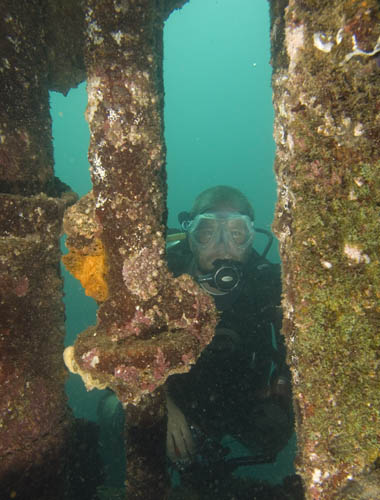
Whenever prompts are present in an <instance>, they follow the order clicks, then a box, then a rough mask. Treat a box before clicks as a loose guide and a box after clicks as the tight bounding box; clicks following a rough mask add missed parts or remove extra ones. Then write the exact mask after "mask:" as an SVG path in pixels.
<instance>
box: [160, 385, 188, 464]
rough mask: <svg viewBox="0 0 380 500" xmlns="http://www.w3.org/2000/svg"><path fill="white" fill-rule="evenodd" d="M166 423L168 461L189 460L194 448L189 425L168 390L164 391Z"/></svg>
mask: <svg viewBox="0 0 380 500" xmlns="http://www.w3.org/2000/svg"><path fill="white" fill-rule="evenodd" d="M165 395H166V408H167V412H168V423H167V433H166V452H167V455H168V457H169V458H170V460H172V461H173V462H176V461H178V460H191V459H192V456H193V455H194V451H195V446H194V440H193V436H192V434H191V431H190V427H189V424H188V423H187V420H186V417H185V415H184V414H183V412H182V411H181V410H180V409H179V408H178V406H177V405H176V404H175V402H174V401H173V398H172V397H171V396H170V394H169V392H168V389H167V388H166V390H165Z"/></svg>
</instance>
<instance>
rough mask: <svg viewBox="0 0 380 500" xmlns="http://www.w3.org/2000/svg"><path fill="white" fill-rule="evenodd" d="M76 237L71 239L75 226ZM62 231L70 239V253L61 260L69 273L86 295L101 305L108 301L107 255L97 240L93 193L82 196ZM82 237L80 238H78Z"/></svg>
mask: <svg viewBox="0 0 380 500" xmlns="http://www.w3.org/2000/svg"><path fill="white" fill-rule="evenodd" d="M73 224H74V226H75V234H74V235H73V237H71V238H70V234H71V233H70V231H71V228H72V225H73ZM63 229H64V231H65V233H66V234H67V235H68V238H67V240H66V246H67V248H68V249H69V253H68V254H66V255H63V256H62V262H63V264H64V265H65V267H66V268H67V270H68V271H69V272H70V273H71V274H72V275H73V276H74V277H75V278H77V279H78V280H79V281H80V282H81V284H82V286H83V288H84V290H85V293H86V295H89V296H90V297H92V298H94V299H95V300H96V301H98V302H104V301H105V300H106V299H107V298H108V286H107V283H106V281H105V275H106V273H107V264H106V254H105V251H104V247H103V243H102V241H101V240H100V238H99V237H98V236H97V233H98V232H99V227H98V226H97V224H96V222H95V201H94V197H93V195H92V192H90V193H88V194H87V195H86V196H83V198H81V199H80V200H79V201H78V202H77V203H76V204H75V205H74V206H72V207H70V208H69V209H67V210H66V212H65V217H64V223H63ZM78 235H80V236H81V237H80V238H75V236H78Z"/></svg>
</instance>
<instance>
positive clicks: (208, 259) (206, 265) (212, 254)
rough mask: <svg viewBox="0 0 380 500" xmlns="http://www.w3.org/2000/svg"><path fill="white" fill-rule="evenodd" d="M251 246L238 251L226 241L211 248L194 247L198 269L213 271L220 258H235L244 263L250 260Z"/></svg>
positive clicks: (205, 271) (206, 271)
mask: <svg viewBox="0 0 380 500" xmlns="http://www.w3.org/2000/svg"><path fill="white" fill-rule="evenodd" d="M250 252H251V249H250V248H246V249H245V250H241V251H237V250H236V249H232V248H229V247H228V246H227V245H226V244H225V243H224V242H220V244H218V245H216V246H215V247H214V248H210V249H203V248H202V249H194V250H193V254H194V258H195V261H196V264H197V267H198V269H199V270H200V271H201V272H204V273H208V272H210V271H212V269H213V267H214V262H215V261H216V260H218V259H221V260H227V259H228V260H234V261H236V262H241V263H244V262H246V261H247V260H248V257H249V254H250Z"/></svg>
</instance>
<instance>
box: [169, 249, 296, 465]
mask: <svg viewBox="0 0 380 500" xmlns="http://www.w3.org/2000/svg"><path fill="white" fill-rule="evenodd" d="M167 258H168V265H169V268H170V269H171V270H172V272H173V273H174V275H175V276H178V275H180V274H183V273H186V272H187V273H190V274H191V269H192V268H194V265H193V259H192V255H191V252H190V250H189V247H188V245H187V243H186V242H183V243H181V244H179V245H177V246H175V247H174V248H172V249H170V250H169V251H168V257H167ZM243 276H244V278H243V281H242V286H241V287H240V288H239V290H238V291H237V292H236V293H233V294H232V295H231V296H216V297H215V299H216V300H215V302H216V305H217V308H218V309H219V310H220V311H221V318H220V321H219V324H218V326H217V329H216V335H215V337H214V339H213V341H212V342H211V344H210V345H209V346H208V347H207V348H206V349H205V350H204V351H203V353H202V354H201V356H200V358H199V360H198V361H197V363H196V365H194V366H193V367H192V368H191V370H190V372H189V373H187V374H183V375H174V376H172V377H170V378H169V379H168V390H169V394H170V395H171V397H172V399H173V400H174V402H175V403H176V404H177V405H178V407H179V408H180V409H181V410H182V411H183V413H184V414H185V416H186V418H187V420H188V421H189V422H190V423H193V424H196V425H197V426H198V427H200V428H201V429H202V431H203V432H204V433H206V434H207V435H209V436H210V437H214V438H217V439H219V438H221V437H223V436H224V435H226V434H228V435H232V436H233V437H235V438H236V439H238V440H239V441H240V442H242V443H244V444H245V445H246V446H248V447H249V448H250V449H251V451H252V452H253V453H262V454H266V455H267V456H268V461H269V460H273V459H274V457H275V455H276V454H277V452H278V451H279V450H280V449H281V448H282V447H283V446H284V445H285V444H286V442H287V441H288V439H289V437H290V435H291V433H292V426H293V423H292V416H291V410H290V408H286V404H285V405H284V404H279V401H278V400H276V399H274V398H271V397H265V392H266V391H267V389H268V387H269V384H270V381H271V380H273V379H274V377H275V376H278V375H284V376H285V377H287V378H289V374H288V369H287V367H286V364H285V346H284V343H283V339H282V336H281V335H280V333H279V327H280V322H281V314H280V299H281V279H280V278H281V275H280V266H279V265H278V264H271V263H269V261H267V260H266V259H263V258H261V257H260V256H259V255H258V254H257V252H255V251H254V250H253V252H252V255H251V258H250V260H249V262H248V263H247V264H246V265H245V267H244V274H243ZM274 345H276V348H275V347H274ZM289 403H290V400H289ZM284 406H285V407H284ZM289 406H290V405H289Z"/></svg>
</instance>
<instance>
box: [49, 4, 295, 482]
mask: <svg viewBox="0 0 380 500" xmlns="http://www.w3.org/2000/svg"><path fill="white" fill-rule="evenodd" d="M269 61H270V41H269V7H268V2H267V1H266V0H190V2H189V3H188V4H186V5H185V6H184V7H183V8H182V9H181V10H176V11H175V12H173V13H172V14H171V16H170V17H169V19H168V20H167V21H166V23H165V30H164V83H165V139H166V144H167V173H168V209H169V217H168V226H169V227H178V222H177V215H178V213H179V212H181V211H182V210H188V209H190V207H191V205H192V203H193V200H194V198H195V197H196V196H197V194H199V192H200V191H202V190H203V189H205V188H208V187H210V186H213V185H217V184H227V185H231V186H234V187H237V188H239V189H241V190H242V191H243V192H244V193H245V194H246V196H247V197H248V198H249V200H250V201H251V202H252V204H253V206H254V209H255V214H256V224H257V226H259V227H262V228H264V229H270V226H271V223H272V221H273V212H274V204H275V200H276V185H275V180H274V174H273V160H274V142H273V138H272V133H273V109H272V91H271V86H270V78H271V66H270V64H269ZM86 104H87V95H86V88H85V84H84V83H83V84H81V85H80V86H79V87H78V88H77V89H72V90H71V91H70V92H69V94H68V96H67V97H64V96H63V95H62V94H57V93H55V92H52V93H51V114H52V118H53V136H54V148H55V171H56V175H57V176H58V177H59V178H60V179H61V180H62V181H64V182H66V183H67V184H69V185H70V186H71V187H72V189H73V190H75V191H76V192H77V193H78V194H79V195H80V196H82V195H84V194H85V193H87V192H88V191H89V190H90V189H91V181H90V175H89V165H88V161H87V149H88V145H89V131H88V126H87V123H86V121H85V119H84V111H85V108H86ZM265 243H266V241H265V238H263V237H262V236H260V235H258V236H257V240H256V241H255V247H256V248H257V249H258V250H262V249H263V247H264V245H265ZM269 258H270V260H272V261H275V262H279V256H278V250H277V244H276V243H275V244H274V245H273V248H272V250H271V252H270V253H269ZM63 274H64V279H65V305H66V316H67V320H66V331H67V335H66V340H65V344H66V345H70V344H72V343H73V342H74V340H75V338H76V336H77V334H78V333H80V332H81V331H82V330H84V329H85V328H86V327H87V326H88V325H90V324H94V323H95V322H96V303H95V301H93V300H92V299H91V298H89V297H86V296H85V295H84V292H83V290H82V287H81V285H80V283H79V282H78V281H77V280H75V279H74V278H72V277H71V276H70V275H69V274H68V273H67V272H66V271H65V270H63ZM66 389H67V394H68V396H69V403H70V405H71V407H72V408H73V410H74V413H75V415H76V416H77V417H84V418H88V419H91V420H96V407H97V403H98V400H99V397H100V396H101V391H96V390H95V391H92V392H90V393H87V392H86V391H85V389H84V386H83V383H82V381H81V380H80V378H79V377H77V376H74V375H72V376H70V377H69V379H68V381H67V384H66ZM284 460H285V461H286V460H287V459H286V457H285V459H284ZM284 467H285V469H286V465H285V466H284V465H283V466H282V467H280V469H281V470H279V469H278V468H277V469H278V470H277V469H276V470H275V469H271V470H270V472H269V473H268V474H269V476H270V477H271V478H272V479H275V477H274V476H276V474H277V475H278V474H280V475H281V474H283V473H284ZM265 475H267V474H265Z"/></svg>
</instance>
